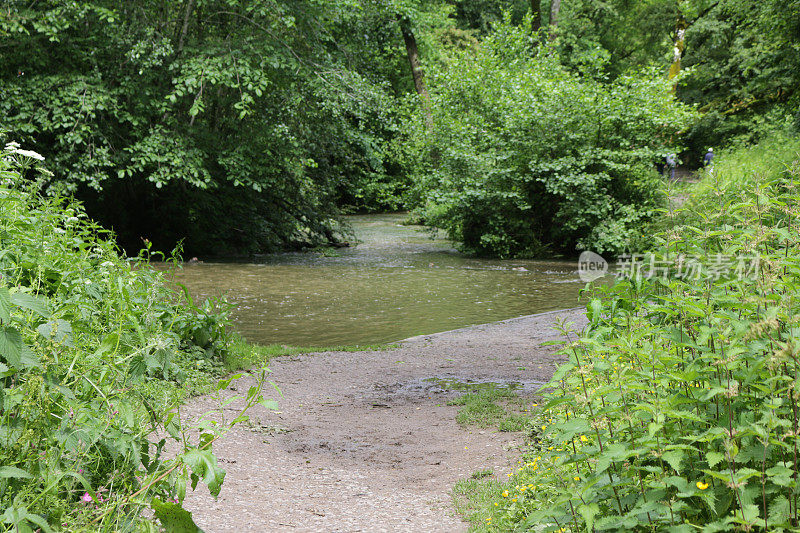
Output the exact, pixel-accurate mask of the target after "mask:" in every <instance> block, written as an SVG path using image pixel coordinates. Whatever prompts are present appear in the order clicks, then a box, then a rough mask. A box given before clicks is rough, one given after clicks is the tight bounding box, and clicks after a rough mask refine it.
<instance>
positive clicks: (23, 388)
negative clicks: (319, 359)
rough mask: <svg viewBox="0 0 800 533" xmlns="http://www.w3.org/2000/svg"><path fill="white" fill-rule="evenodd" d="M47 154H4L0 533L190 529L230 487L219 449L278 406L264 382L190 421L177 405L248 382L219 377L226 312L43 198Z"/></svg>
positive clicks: (0, 196)
mask: <svg viewBox="0 0 800 533" xmlns="http://www.w3.org/2000/svg"><path fill="white" fill-rule="evenodd" d="M40 160H41V156H39V155H38V154H36V153H33V152H28V151H25V150H20V149H19V147H18V146H16V145H14V144H9V145H8V146H6V148H5V149H4V150H1V151H0V530H4V531H15V532H29V531H34V530H37V531H43V532H48V531H53V530H65V531H142V530H150V531H155V530H156V529H157V528H158V526H157V525H156V524H155V522H152V521H150V520H147V519H145V518H143V514H142V512H143V510H145V509H147V508H150V509H151V511H150V516H154V517H155V518H156V519H158V521H159V522H160V524H161V526H163V527H164V528H165V529H167V530H169V531H177V530H180V531H194V530H196V527H195V526H194V524H193V522H192V520H191V516H190V515H189V513H188V512H186V511H184V510H183V509H182V508H181V503H182V501H183V499H184V496H185V493H186V487H187V485H188V484H190V485H191V486H192V488H193V489H194V488H195V487H196V486H197V483H198V482H199V481H202V482H203V483H204V484H205V485H207V486H208V489H209V490H210V491H211V493H212V494H214V495H216V494H218V493H219V490H220V486H221V483H222V481H223V479H224V476H225V472H224V471H223V470H222V469H221V468H220V467H219V466H218V465H217V461H216V458H215V457H214V455H213V452H212V444H213V442H214V441H215V440H216V439H218V438H219V437H220V436H221V435H223V434H224V433H225V432H226V431H227V430H229V429H230V427H231V426H232V425H233V424H235V423H238V422H242V421H244V420H246V415H245V414H244V413H245V412H246V411H247V410H248V409H250V408H251V407H253V406H254V405H256V404H259V403H260V404H262V405H264V406H265V407H268V408H274V407H275V404H274V402H269V401H266V400H264V399H263V398H262V396H261V394H260V390H261V385H263V383H264V381H265V373H264V372H262V373H261V374H260V376H259V377H258V378H257V379H256V381H257V384H256V386H255V387H253V388H252V389H250V391H249V392H248V393H247V395H246V396H245V397H243V398H241V401H240V402H239V403H238V404H236V405H237V406H238V407H239V408H240V415H239V416H238V417H236V418H234V419H233V420H230V421H225V420H224V419H221V418H220V417H214V416H211V417H203V419H201V421H200V422H199V423H198V424H197V426H195V427H192V428H188V427H183V426H182V423H181V417H180V412H179V405H180V400H182V399H183V398H185V397H186V396H187V395H189V394H192V393H199V392H205V391H221V390H224V389H225V388H227V387H228V386H229V385H230V383H231V381H232V380H235V379H237V378H238V377H240V375H235V376H231V377H229V378H227V379H225V380H222V381H221V382H220V383H219V384H216V385H215V384H214V379H213V378H214V376H219V375H221V374H222V372H224V367H223V364H222V361H223V358H224V357H225V356H227V355H230V354H229V353H228V350H229V342H230V339H229V335H228V325H229V321H228V314H227V313H228V311H229V308H228V306H227V304H225V302H224V301H216V302H214V301H206V302H203V303H195V302H194V301H192V299H191V298H190V297H189V296H188V293H185V294H177V293H175V291H173V290H172V289H170V288H169V287H168V286H167V284H165V283H164V279H163V276H162V274H160V273H158V272H156V271H155V270H154V269H151V268H149V267H148V266H147V264H146V261H143V260H138V261H127V260H124V259H123V258H121V257H120V255H119V254H118V249H117V247H116V245H115V242H114V240H113V238H112V236H111V235H110V234H109V233H108V232H106V231H105V230H103V229H102V228H100V227H99V226H97V225H96V224H94V223H93V222H91V221H89V220H88V219H87V217H86V215H85V213H84V211H83V209H82V208H81V206H80V205H77V204H75V203H73V202H71V201H70V200H68V199H66V198H59V197H55V198H53V197H51V198H44V197H42V196H40V195H39V194H38V191H39V188H40V187H41V185H42V183H43V182H44V181H45V180H47V179H49V177H50V176H49V173H48V172H47V171H46V170H45V169H44V168H42V167H41V164H40V162H39V161H40ZM189 434H191V435H195V438H194V439H191V438H189V436H188V435H189ZM162 436H163V438H162ZM168 440H171V441H173V444H171V445H170V444H168ZM166 449H170V450H172V451H171V452H170V453H169V454H168V453H167V452H165V450H166ZM176 449H177V452H176V451H175V450H176Z"/></svg>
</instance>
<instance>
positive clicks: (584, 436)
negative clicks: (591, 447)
mask: <svg viewBox="0 0 800 533" xmlns="http://www.w3.org/2000/svg"><path fill="white" fill-rule="evenodd" d="M581 442H589V439H587V438H586V435H581Z"/></svg>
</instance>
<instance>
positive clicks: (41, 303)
mask: <svg viewBox="0 0 800 533" xmlns="http://www.w3.org/2000/svg"><path fill="white" fill-rule="evenodd" d="M11 302H12V303H14V304H15V305H16V306H18V307H21V308H23V309H27V310H28V311H33V312H34V313H36V314H37V315H39V316H41V317H43V318H50V310H49V309H48V304H47V300H46V299H44V298H41V297H38V296H33V295H32V294H28V293H25V292H15V293H13V294H12V295H11Z"/></svg>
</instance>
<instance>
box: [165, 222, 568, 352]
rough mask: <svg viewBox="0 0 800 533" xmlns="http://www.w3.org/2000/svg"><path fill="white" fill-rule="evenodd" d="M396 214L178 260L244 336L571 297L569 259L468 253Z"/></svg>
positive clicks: (374, 337)
mask: <svg viewBox="0 0 800 533" xmlns="http://www.w3.org/2000/svg"><path fill="white" fill-rule="evenodd" d="M404 218H405V215H402V214H391V215H366V216H353V217H350V218H349V221H350V223H351V224H352V226H353V229H354V231H355V236H356V238H357V240H358V241H360V243H359V244H358V245H356V246H352V247H350V248H345V249H339V250H336V251H335V252H333V255H327V254H326V255H323V254H321V253H285V254H274V255H265V256H260V257H257V258H256V262H253V263H199V264H186V265H184V267H183V269H182V270H180V271H178V272H177V273H176V280H177V281H179V282H181V283H184V284H186V286H187V287H188V288H189V290H190V292H191V293H192V294H193V296H195V298H201V299H202V298H206V297H210V296H220V295H225V296H226V297H227V299H228V301H230V302H231V303H233V304H235V305H236V308H235V310H234V311H233V319H234V323H235V326H236V328H237V330H238V331H239V332H240V333H242V334H243V335H244V336H245V337H246V338H247V339H248V340H250V341H253V342H259V343H263V344H273V343H281V344H291V345H295V346H337V345H364V344H376V343H384V342H393V341H397V340H400V339H404V338H407V337H410V336H412V335H421V334H430V333H436V332H441V331H447V330H452V329H455V328H460V327H464V326H469V325H474V324H484V323H488V322H494V321H498V320H504V319H508V318H512V317H517V316H522V315H530V314H534V313H540V312H544V311H551V310H556V309H565V308H572V307H575V306H577V305H579V301H578V291H579V289H580V288H582V287H583V285H584V284H583V283H582V282H581V281H580V280H579V279H578V275H577V262H576V261H525V260H488V259H475V258H470V257H466V256H464V255H463V254H460V253H458V252H457V251H456V250H455V249H454V248H453V245H452V243H450V242H449V241H447V240H446V239H444V238H443V237H442V236H441V235H438V236H436V238H435V239H431V238H430V234H429V233H426V232H424V231H422V228H420V227H418V226H404V225H401V222H402V221H403V219H404Z"/></svg>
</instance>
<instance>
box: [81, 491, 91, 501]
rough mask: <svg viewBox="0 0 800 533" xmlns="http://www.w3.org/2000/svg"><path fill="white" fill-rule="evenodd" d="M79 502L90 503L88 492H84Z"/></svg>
mask: <svg viewBox="0 0 800 533" xmlns="http://www.w3.org/2000/svg"><path fill="white" fill-rule="evenodd" d="M81 500H83V501H84V502H86V503H89V502H90V501H92V497H91V496H89V493H88V492H84V493H83V496H82V497H81Z"/></svg>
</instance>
